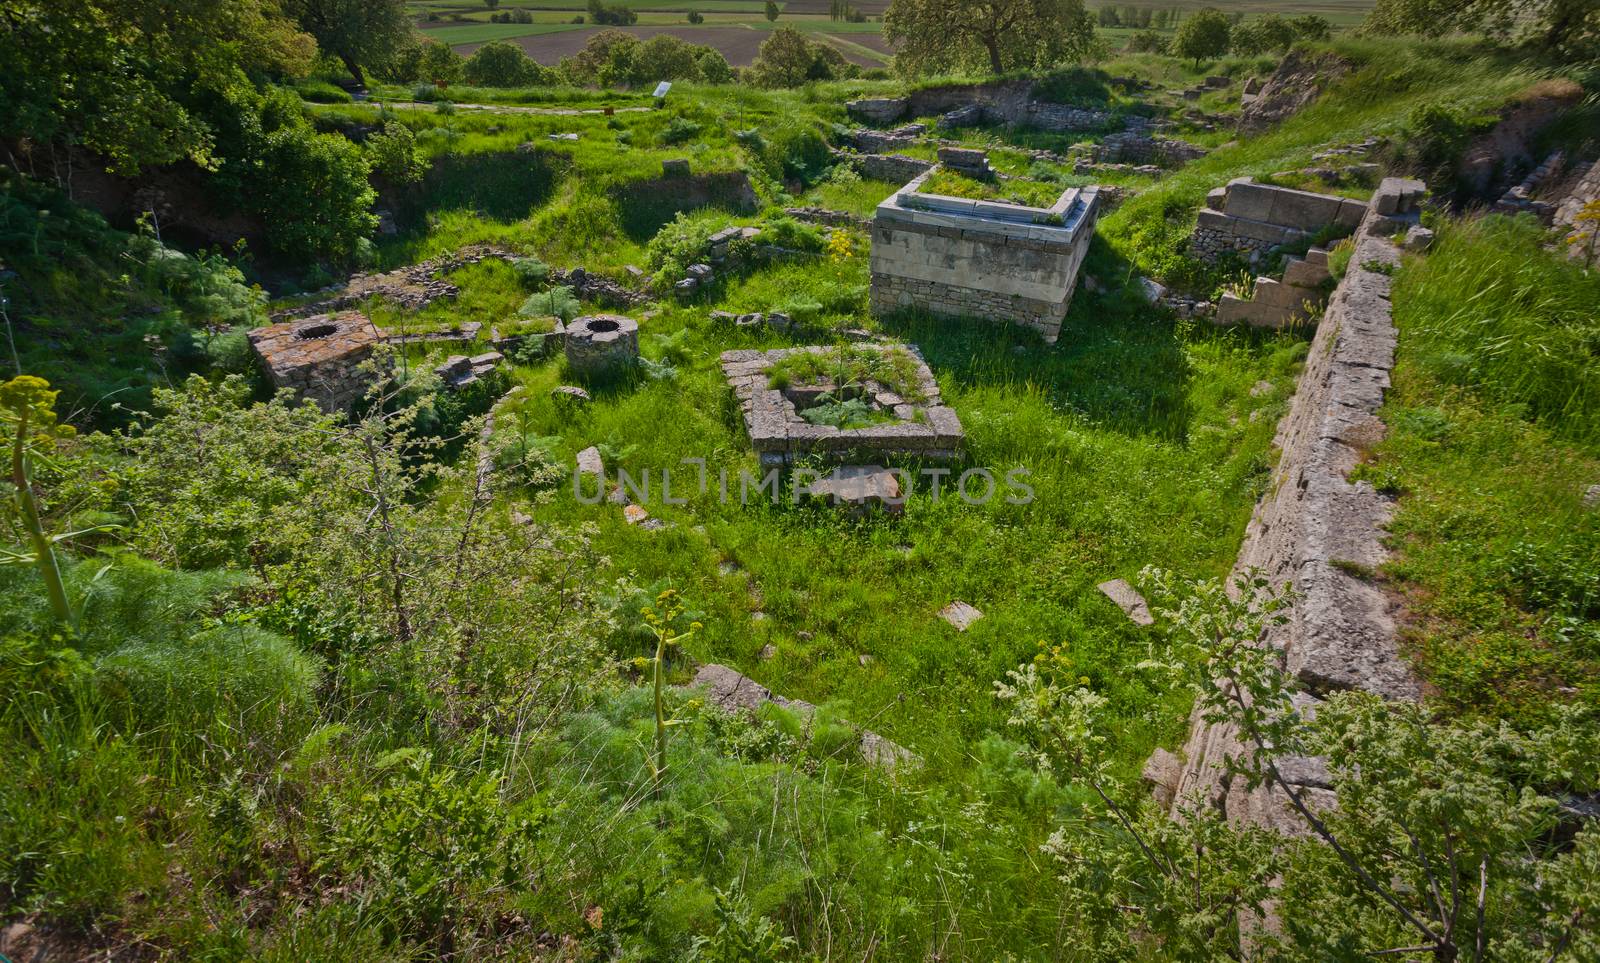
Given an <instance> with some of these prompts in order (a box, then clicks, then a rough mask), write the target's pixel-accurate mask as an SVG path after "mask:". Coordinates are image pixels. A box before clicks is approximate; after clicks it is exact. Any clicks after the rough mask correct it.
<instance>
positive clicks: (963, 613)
mask: <svg viewBox="0 0 1600 963" xmlns="http://www.w3.org/2000/svg"><path fill="white" fill-rule="evenodd" d="M939 618H941V619H944V620H945V621H946V622H949V623H950V624H951V625H953V626H955V627H956V631H957V632H965V631H966V630H967V629H969V628H971V627H972V623H974V622H976V621H978V620H979V619H981V618H983V613H982V612H980V611H978V610H977V609H976V608H974V607H973V606H970V605H968V604H967V603H965V602H963V601H961V600H960V599H957V600H955V601H954V602H951V603H950V604H949V605H946V606H945V607H944V608H942V609H940V610H939Z"/></svg>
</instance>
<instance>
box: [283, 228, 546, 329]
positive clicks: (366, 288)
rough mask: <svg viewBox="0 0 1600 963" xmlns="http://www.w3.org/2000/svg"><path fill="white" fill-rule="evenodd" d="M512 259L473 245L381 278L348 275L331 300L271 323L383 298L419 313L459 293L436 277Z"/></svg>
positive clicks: (507, 253)
mask: <svg viewBox="0 0 1600 963" xmlns="http://www.w3.org/2000/svg"><path fill="white" fill-rule="evenodd" d="M516 257H517V255H515V254H513V253H512V252H511V251H508V250H506V249H504V248H499V247H494V246H491V245H473V246H470V247H464V248H462V249H461V250H459V251H456V252H455V253H454V254H444V255H440V256H439V257H435V258H429V259H428V260H426V261H419V262H417V263H416V264H412V265H409V266H407V267H403V268H398V269H396V270H393V271H386V272H384V273H382V274H356V275H352V276H351V277H350V280H348V281H346V282H345V283H344V285H342V287H340V288H339V289H338V293H337V294H335V295H334V296H332V297H330V298H326V299H324V300H321V301H317V302H315V303H312V304H302V305H297V306H295V307H290V308H285V309H284V310H282V311H277V312H274V313H273V315H272V318H271V320H273V321H275V322H276V321H285V320H289V319H291V318H299V317H305V316H307V315H312V314H329V313H332V312H335V311H343V310H345V309H346V308H351V307H355V306H357V305H359V304H362V303H363V302H365V301H366V300H367V299H368V298H371V297H380V298H383V299H384V300H385V301H388V302H390V303H391V304H394V305H395V306H396V307H399V308H402V309H405V310H408V311H416V310H420V309H422V308H425V307H427V306H428V305H429V304H431V303H433V302H434V301H437V300H439V299H440V298H445V299H451V298H454V297H456V296H457V295H459V294H460V293H461V289H460V288H459V287H457V286H456V285H454V284H452V283H451V282H449V281H446V280H444V279H443V278H441V277H439V275H441V274H448V273H450V272H451V271H455V270H459V269H460V268H463V267H466V266H468V265H471V264H477V263H478V262H480V261H484V260H488V259H490V258H496V259H499V260H502V261H511V260H515V258H516Z"/></svg>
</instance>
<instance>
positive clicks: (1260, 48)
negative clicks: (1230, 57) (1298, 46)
mask: <svg viewBox="0 0 1600 963" xmlns="http://www.w3.org/2000/svg"><path fill="white" fill-rule="evenodd" d="M1297 36H1298V34H1297V33H1296V32H1295V29H1294V25H1293V24H1291V23H1290V22H1289V21H1288V20H1286V19H1284V18H1283V17H1280V16H1278V15H1277V14H1275V13H1269V14H1267V15H1265V16H1262V17H1257V18H1256V19H1254V20H1250V21H1246V22H1245V23H1242V24H1240V25H1239V26H1237V27H1234V28H1233V31H1232V33H1231V34H1230V35H1229V37H1228V44H1229V46H1230V48H1231V49H1232V50H1233V52H1234V53H1235V54H1238V55H1239V56H1242V57H1251V56H1254V55H1256V54H1261V53H1281V52H1283V51H1285V50H1288V49H1289V46H1290V45H1291V44H1293V43H1294V42H1295V39H1296V37H1297Z"/></svg>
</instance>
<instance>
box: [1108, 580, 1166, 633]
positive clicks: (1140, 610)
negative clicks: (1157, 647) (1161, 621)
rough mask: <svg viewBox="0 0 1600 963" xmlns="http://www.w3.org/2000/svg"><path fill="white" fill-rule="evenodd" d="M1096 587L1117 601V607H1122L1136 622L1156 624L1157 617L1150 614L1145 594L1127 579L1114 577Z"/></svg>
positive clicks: (1138, 623) (1139, 623)
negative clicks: (1139, 591)
mask: <svg viewBox="0 0 1600 963" xmlns="http://www.w3.org/2000/svg"><path fill="white" fill-rule="evenodd" d="M1095 587H1096V588H1098V589H1099V590H1100V591H1101V592H1102V593H1104V594H1105V597H1106V598H1108V599H1110V600H1111V601H1113V602H1115V603H1117V607H1118V608H1120V609H1122V611H1123V612H1124V613H1126V614H1127V616H1128V618H1129V619H1131V620H1133V622H1134V623H1135V624H1137V625H1154V624H1156V620H1155V617H1154V616H1152V615H1151V614H1150V606H1149V605H1147V604H1145V600H1144V596H1142V595H1140V594H1139V593H1138V591H1137V590H1136V589H1134V587H1133V586H1132V585H1129V584H1128V583H1127V581H1126V580H1125V579H1120V578H1116V579H1112V580H1111V581H1109V582H1101V583H1100V584H1099V585H1097V586H1095Z"/></svg>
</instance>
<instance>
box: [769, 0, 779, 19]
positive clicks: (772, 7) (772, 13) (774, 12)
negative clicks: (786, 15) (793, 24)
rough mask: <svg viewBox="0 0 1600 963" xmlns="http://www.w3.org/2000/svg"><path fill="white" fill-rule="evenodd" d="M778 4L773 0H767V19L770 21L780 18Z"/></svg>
mask: <svg viewBox="0 0 1600 963" xmlns="http://www.w3.org/2000/svg"><path fill="white" fill-rule="evenodd" d="M778 13H779V11H778V5H777V4H776V3H774V2H773V0H767V9H766V14H767V21H768V22H769V23H770V22H772V21H775V20H777V19H778Z"/></svg>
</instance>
